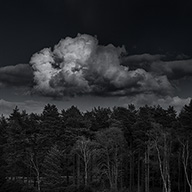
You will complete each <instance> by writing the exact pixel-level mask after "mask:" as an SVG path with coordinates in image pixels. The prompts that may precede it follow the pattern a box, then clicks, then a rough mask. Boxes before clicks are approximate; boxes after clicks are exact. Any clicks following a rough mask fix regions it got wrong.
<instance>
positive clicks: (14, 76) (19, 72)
mask: <svg viewBox="0 0 192 192" xmlns="http://www.w3.org/2000/svg"><path fill="white" fill-rule="evenodd" d="M32 82H33V71H32V68H31V67H30V65H28V64H18V65H15V66H13V65H11V66H5V67H0V87H6V86H17V87H18V86H19V87H24V86H27V87H29V86H31V85H32Z"/></svg>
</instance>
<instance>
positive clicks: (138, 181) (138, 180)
mask: <svg viewBox="0 0 192 192" xmlns="http://www.w3.org/2000/svg"><path fill="white" fill-rule="evenodd" d="M137 169H138V171H137V192H140V152H139V155H138V167H137Z"/></svg>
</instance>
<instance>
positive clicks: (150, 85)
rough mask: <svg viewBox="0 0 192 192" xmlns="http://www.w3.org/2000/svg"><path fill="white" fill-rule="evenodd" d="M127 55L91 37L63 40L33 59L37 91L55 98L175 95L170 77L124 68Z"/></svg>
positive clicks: (120, 49) (140, 68) (140, 69)
mask: <svg viewBox="0 0 192 192" xmlns="http://www.w3.org/2000/svg"><path fill="white" fill-rule="evenodd" d="M125 52H126V51H125V48H124V47H115V46H113V45H112V44H110V45H107V46H101V45H99V44H98V40H97V39H96V37H92V36H90V35H85V34H84V35H80V34H78V35H77V37H75V38H70V37H67V38H65V39H62V40H61V41H60V42H59V43H58V44H57V45H56V46H55V47H54V49H53V50H51V49H50V48H45V49H43V50H41V51H40V52H38V53H36V54H34V55H33V56H32V58H31V61H30V64H31V66H32V68H33V70H34V82H35V83H36V85H35V86H34V92H35V93H39V94H41V95H44V96H51V97H63V96H75V95H100V96H125V95H126V96H128V95H135V94H139V93H155V94H159V95H167V94H170V93H171V91H172V86H171V84H170V82H169V81H168V79H167V76H166V75H164V74H158V75H157V74H154V73H151V72H150V71H147V70H146V69H144V68H142V67H137V68H134V69H130V68H129V66H124V65H122V62H123V58H122V55H123V54H124V53H125ZM152 60H153V59H152Z"/></svg>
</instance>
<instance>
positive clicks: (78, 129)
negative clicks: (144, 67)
mask: <svg viewBox="0 0 192 192" xmlns="http://www.w3.org/2000/svg"><path fill="white" fill-rule="evenodd" d="M0 191H3V192H6V191H7V192H9V191H15V192H17V191H21V192H26V191H28V192H29V191H30V192H33V191H38V192H40V191H42V192H48V191H50V192H64V191H66V192H68V191H70V192H71V191H72V192H76V191H87V192H88V191H99V192H100V191H114V192H116V191H121V192H124V191H127V192H150V191H157V192H158V191H163V192H171V191H173V192H188V191H190V192H192V101H190V103H189V104H188V105H185V106H183V108H182V110H181V111H180V113H179V114H177V112H176V111H175V109H174V108H173V107H172V106H169V107H168V108H167V109H163V108H162V107H161V106H159V105H158V106H147V105H146V106H143V107H140V108H139V109H136V108H135V106H134V105H132V104H130V105H128V106H127V107H114V108H113V109H110V108H102V107H98V108H93V109H92V110H91V111H86V112H81V111H80V110H79V109H78V108H77V107H75V106H72V107H70V108H69V109H66V110H65V109H63V110H61V111H58V109H57V107H56V106H55V105H50V104H47V105H46V106H45V107H44V109H43V112H42V113H41V114H34V113H31V114H28V113H27V112H26V111H20V110H19V109H18V108H17V107H16V108H15V109H13V112H12V113H11V114H10V115H9V117H7V118H5V117H4V116H1V117H0Z"/></svg>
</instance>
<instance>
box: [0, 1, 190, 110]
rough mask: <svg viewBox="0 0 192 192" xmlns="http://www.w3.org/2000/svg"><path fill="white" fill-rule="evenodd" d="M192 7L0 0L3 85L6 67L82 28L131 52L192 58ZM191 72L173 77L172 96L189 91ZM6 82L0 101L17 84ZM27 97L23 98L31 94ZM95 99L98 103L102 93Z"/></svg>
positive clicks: (153, 3) (184, 4)
mask: <svg viewBox="0 0 192 192" xmlns="http://www.w3.org/2000/svg"><path fill="white" fill-rule="evenodd" d="M191 10H192V6H191V2H190V0H177V1H167V0H157V1H154V0H153V1H152V0H145V1H144V0H132V1H128V0H118V1H113V0H52V1H51V0H33V1H32V0H25V1H24V0H12V1H11V0H1V3H0V75H1V76H2V77H0V85H1V81H2V83H4V81H5V80H4V79H3V72H1V71H3V70H4V69H3V67H5V66H9V65H13V66H15V65H17V64H28V63H29V61H30V58H31V56H32V55H33V54H34V53H36V52H38V51H40V50H41V49H43V48H45V47H52V48H53V47H54V45H55V44H57V43H58V42H59V41H60V40H61V39H62V38H66V37H67V36H69V37H73V38H74V37H76V36H77V34H78V33H81V34H89V35H92V36H95V35H96V36H97V39H98V41H99V44H100V45H107V44H113V45H114V46H116V47H117V46H122V45H125V47H126V50H127V54H128V56H131V55H142V54H149V55H166V59H165V60H169V61H170V60H174V61H175V60H177V58H178V57H179V56H180V57H182V58H181V59H182V60H183V59H185V60H186V59H188V60H189V59H191V57H192V11H191ZM128 60H129V59H128ZM147 62H148V60H147ZM189 63H190V62H189ZM128 65H129V63H128ZM168 65H169V64H168ZM181 65H185V64H180V67H181ZM191 65H192V63H191V64H186V65H185V66H187V67H189V66H191ZM171 66H172V65H171ZM171 69H173V68H171ZM145 70H146V69H145ZM175 70H178V68H177V69H175V68H174V70H173V71H175ZM182 70H183V71H185V70H184V69H183V68H182ZM166 75H167V74H166ZM167 77H168V78H169V75H167ZM190 78H191V74H190V75H183V77H182V80H180V81H178V79H174V80H172V79H171V80H170V79H169V80H170V81H171V82H173V83H172V84H174V86H176V87H179V88H177V90H176V91H175V92H174V94H173V95H174V96H177V95H179V96H182V97H185V98H187V97H190V96H191V95H190V93H189V92H187V91H186V87H188V84H189V83H187V82H189V81H190ZM2 79H3V80H2ZM186 79H187V80H186ZM180 86H181V87H180ZM2 87H3V88H1V90H0V99H1V103H3V102H5V100H6V98H7V96H8V95H9V93H10V92H11V91H13V90H14V92H15V89H16V90H17V87H14V88H13V87H11V86H7V85H6V86H2ZM181 92H182V93H183V94H182V93H181ZM178 93H179V94H178ZM17 95H18V94H17ZM26 97H27V98H24V97H23V99H30V96H26ZM34 97H35V96H33V99H34ZM8 99H9V102H15V101H18V100H19V99H17V98H16V96H9V97H8ZM35 99H36V98H35ZM81 99H82V98H81ZM36 100H38V102H39V100H40V99H36ZM76 100H78V99H76ZM95 100H98V104H99V102H101V100H102V99H101V98H97V99H95ZM120 100H121V102H122V99H120ZM19 102H23V101H19ZM77 103H78V102H77ZM103 103H104V102H101V104H103ZM4 105H5V104H4ZM69 105H70V104H69ZM4 108H5V106H4ZM4 108H3V109H4Z"/></svg>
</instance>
